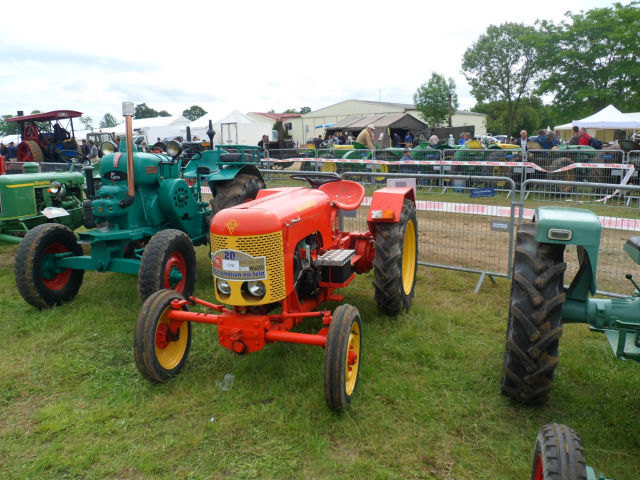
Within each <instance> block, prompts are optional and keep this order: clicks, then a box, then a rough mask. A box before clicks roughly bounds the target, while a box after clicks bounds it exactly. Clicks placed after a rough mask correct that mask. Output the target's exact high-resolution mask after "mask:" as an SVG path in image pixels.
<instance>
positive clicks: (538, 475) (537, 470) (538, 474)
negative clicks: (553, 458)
mask: <svg viewBox="0 0 640 480" xmlns="http://www.w3.org/2000/svg"><path fill="white" fill-rule="evenodd" d="M533 480H544V472H543V471H542V455H541V454H538V456H537V457H536V466H535V467H534V470H533Z"/></svg>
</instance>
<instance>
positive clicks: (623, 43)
mask: <svg viewBox="0 0 640 480" xmlns="http://www.w3.org/2000/svg"><path fill="white" fill-rule="evenodd" d="M639 7H640V2H637V1H633V2H631V3H629V4H628V5H621V4H620V3H614V4H613V6H611V7H606V8H594V9H592V10H588V11H586V12H580V13H577V14H574V13H571V12H567V14H566V19H565V20H562V21H561V22H560V23H557V24H555V23H553V22H550V21H543V22H540V25H539V26H540V36H539V44H538V48H539V51H540V61H539V64H540V67H541V68H543V69H544V70H546V71H547V72H548V74H547V75H546V76H545V77H544V78H543V79H542V80H541V82H540V88H539V92H540V93H541V94H544V93H546V94H552V95H554V103H555V104H556V106H558V107H560V109H561V110H562V111H563V113H564V114H565V118H564V119H563V120H564V122H569V121H571V120H573V119H576V118H581V117H584V116H585V115H590V114H592V113H594V111H597V110H600V109H602V108H604V107H606V106H607V105H609V104H613V105H615V106H616V107H618V108H619V109H620V110H623V111H638V110H640V81H638V79H639V78H640V36H639V35H638V32H639V31H640V8H639Z"/></svg>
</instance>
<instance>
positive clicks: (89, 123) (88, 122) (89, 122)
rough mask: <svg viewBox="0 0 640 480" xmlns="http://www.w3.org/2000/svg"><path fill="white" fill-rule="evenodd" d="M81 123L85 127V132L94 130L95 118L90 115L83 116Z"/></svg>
mask: <svg viewBox="0 0 640 480" xmlns="http://www.w3.org/2000/svg"><path fill="white" fill-rule="evenodd" d="M80 122H81V123H82V125H84V129H85V130H93V118H91V117H90V116H89V115H83V116H81V117H80Z"/></svg>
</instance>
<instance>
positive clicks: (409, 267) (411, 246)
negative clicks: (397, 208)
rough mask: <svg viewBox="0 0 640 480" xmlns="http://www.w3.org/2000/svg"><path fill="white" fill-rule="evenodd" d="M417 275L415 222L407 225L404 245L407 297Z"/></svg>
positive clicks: (404, 281)
mask: <svg viewBox="0 0 640 480" xmlns="http://www.w3.org/2000/svg"><path fill="white" fill-rule="evenodd" d="M415 275H416V227H415V225H414V224H413V220H409V223H407V230H406V231H405V232H404V244H403V245H402V288H403V290H404V294H405V295H409V294H410V293H411V289H412V288H413V279H414V278H415Z"/></svg>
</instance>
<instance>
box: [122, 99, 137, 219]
mask: <svg viewBox="0 0 640 480" xmlns="http://www.w3.org/2000/svg"><path fill="white" fill-rule="evenodd" d="M133 113H134V107H133V102H122V116H123V117H124V122H125V130H126V135H127V198H125V199H124V200H122V201H121V202H120V207H122V208H125V207H128V206H129V205H131V204H132V203H133V200H134V198H135V193H136V191H135V183H134V176H133V121H132V117H133Z"/></svg>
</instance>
